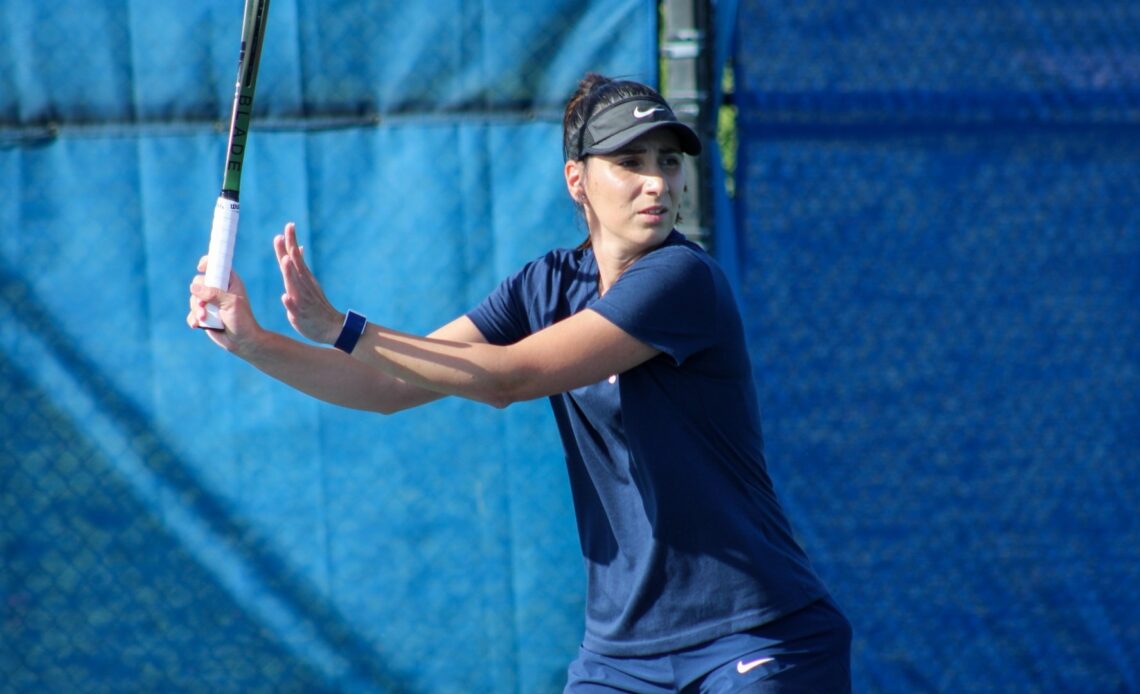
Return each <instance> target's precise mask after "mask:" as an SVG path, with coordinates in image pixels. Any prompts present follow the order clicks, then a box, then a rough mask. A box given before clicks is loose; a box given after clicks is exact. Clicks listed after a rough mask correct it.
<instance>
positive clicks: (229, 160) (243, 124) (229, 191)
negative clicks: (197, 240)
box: [198, 0, 269, 330]
mask: <svg viewBox="0 0 1140 694" xmlns="http://www.w3.org/2000/svg"><path fill="white" fill-rule="evenodd" d="M268 19H269V0H245V16H244V17H243V18H242V23H241V52H239V53H238V70H237V84H236V86H235V87H234V105H233V111H232V112H231V114H230V133H229V139H228V142H227V144H226V166H225V170H224V172H223V174H222V192H221V194H220V195H219V196H218V200H217V202H216V203H215V204H214V222H213V224H212V225H211V227H210V249H209V256H208V260H207V263H206V278H205V281H206V286H207V287H215V288H217V289H223V290H225V289H228V288H229V286H230V268H231V266H232V264H233V257H234V242H235V241H236V240H237V230H238V213H239V210H240V207H239V205H238V195H239V193H240V192H241V165H242V161H243V160H244V158H245V140H246V135H248V134H249V121H250V116H251V115H252V113H253V90H254V87H255V86H256V85H257V64H258V63H259V62H260V61H261V44H262V41H263V40H264V39H265V25H266V22H267V21H268ZM198 327H199V328H209V329H211V330H222V329H223V328H224V327H225V326H223V325H222V319H221V318H220V317H219V316H218V307H217V306H216V305H214V304H207V305H206V319H205V320H203V321H199V323H198Z"/></svg>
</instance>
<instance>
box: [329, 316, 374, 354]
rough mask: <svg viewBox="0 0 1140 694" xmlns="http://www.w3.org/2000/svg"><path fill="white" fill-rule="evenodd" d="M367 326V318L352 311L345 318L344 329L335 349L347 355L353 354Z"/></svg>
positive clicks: (335, 344)
mask: <svg viewBox="0 0 1140 694" xmlns="http://www.w3.org/2000/svg"><path fill="white" fill-rule="evenodd" d="M367 324H368V319H367V318H365V317H364V316H362V315H360V314H359V313H357V312H356V311H351V310H350V311H349V312H348V313H346V314H345V316H344V327H343V328H341V329H340V336H339V337H338V338H337V339H336V342H335V343H334V344H333V347H336V348H337V349H339V350H340V351H342V352H344V353H345V354H352V350H353V349H355V348H356V341H357V340H359V339H360V336H361V335H363V334H364V326H365V325H367Z"/></svg>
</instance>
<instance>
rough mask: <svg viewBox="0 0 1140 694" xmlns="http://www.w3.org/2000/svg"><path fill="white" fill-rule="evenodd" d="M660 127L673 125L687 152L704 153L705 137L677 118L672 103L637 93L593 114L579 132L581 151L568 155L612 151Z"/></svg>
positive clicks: (578, 156) (568, 155)
mask: <svg viewBox="0 0 1140 694" xmlns="http://www.w3.org/2000/svg"><path fill="white" fill-rule="evenodd" d="M657 128H669V129H671V130H673V132H675V133H677V139H678V141H679V142H680V143H681V151H682V152H684V153H685V154H692V155H694V156H695V155H697V154H700V153H701V138H699V137H697V134H696V133H695V132H693V129H692V128H690V127H689V126H687V125H685V124H684V123H682V122H681V121H679V120H677V116H675V115H673V109H671V108H669V104H667V103H665V101H664V100H663V99H655V98H653V97H651V96H635V97H630V98H628V99H622V100H621V101H617V102H615V103H612V104H610V105H609V106H606V107H605V108H603V109H602V110H600V111H598V112H597V113H595V114H593V115H591V116H590V117H589V119H588V120H587V121H586V125H585V127H583V128H582V131H581V132H579V134H578V143H577V144H578V148H577V150H578V151H576V152H568V153H567V157H568V158H572V159H581V158H582V157H584V156H586V155H587V154H610V153H612V152H616V151H617V150H619V149H621V148H622V147H625V146H626V145H628V144H629V143H630V142H633V141H634V140H636V139H637V138H639V137H641V136H642V135H644V134H645V133H647V132H649V131H650V130H656V129H657Z"/></svg>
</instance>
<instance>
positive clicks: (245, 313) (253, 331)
mask: <svg viewBox="0 0 1140 694" xmlns="http://www.w3.org/2000/svg"><path fill="white" fill-rule="evenodd" d="M208 258H209V256H205V255H204V256H202V259H201V260H199V261H198V273H199V274H197V275H195V276H194V280H193V281H192V282H191V283H190V313H189V314H187V316H186V324H187V325H189V326H190V327H191V328H197V327H198V324H199V322H200V321H203V320H205V318H206V304H215V305H217V307H218V316H219V317H220V318H221V319H222V325H224V326H225V328H224V330H211V329H207V330H205V331H204V332H205V333H206V334H207V335H208V336H209V338H210V339H211V340H213V341H214V343H215V344H217V345H219V346H220V347H222V348H223V349H225V350H226V351H227V352H233V353H235V354H238V355H239V356H240V355H241V354H242V353H243V352H245V351H247V350H248V349H249V348H250V347H252V345H253V343H254V341H255V340H256V338H257V336H258V335H259V334H260V333H261V326H260V325H258V323H257V319H256V318H254V317H253V310H252V309H251V308H250V306H249V300H248V299H247V298H246V291H245V284H244V283H243V282H242V281H241V277H239V276H238V274H237V273H236V272H230V287H229V291H223V290H221V289H217V288H215V287H207V286H206V276H205V274H204V273H205V272H206V262H207V259H208Z"/></svg>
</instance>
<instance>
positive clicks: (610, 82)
mask: <svg viewBox="0 0 1140 694" xmlns="http://www.w3.org/2000/svg"><path fill="white" fill-rule="evenodd" d="M638 96H647V97H650V98H654V99H661V95H660V94H658V93H657V91H656V90H655V89H653V87H650V86H648V85H645V84H642V83H640V82H634V81H632V80H618V79H611V78H609V77H606V76H604V75H599V74H598V73H596V72H589V73H586V76H585V77H583V78H582V80H581V81H580V82H578V89H577V90H576V91H575V92H574V94H573V95H571V97H570V100H569V101H567V102H566V112H565V113H564V114H563V116H562V155H563V158H565V159H566V160H570V159H572V158H577V157H574V156H573V154H572V153H574V152H577V151H579V150H580V149H581V148H580V145H581V144H582V136H583V130H584V129H585V127H586V121H588V120H589V119H590V116H592V115H593V114H595V113H597V112H598V111H600V110H601V109H603V108H605V107H606V106H609V105H610V104H614V103H617V102H619V101H621V100H623V99H629V98H631V97H638ZM582 158H583V159H584V158H585V157H582Z"/></svg>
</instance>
